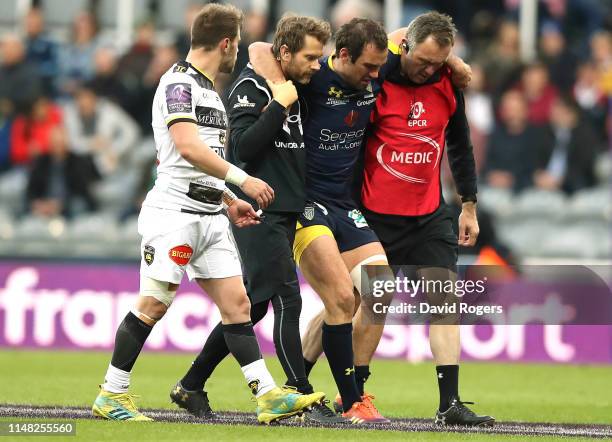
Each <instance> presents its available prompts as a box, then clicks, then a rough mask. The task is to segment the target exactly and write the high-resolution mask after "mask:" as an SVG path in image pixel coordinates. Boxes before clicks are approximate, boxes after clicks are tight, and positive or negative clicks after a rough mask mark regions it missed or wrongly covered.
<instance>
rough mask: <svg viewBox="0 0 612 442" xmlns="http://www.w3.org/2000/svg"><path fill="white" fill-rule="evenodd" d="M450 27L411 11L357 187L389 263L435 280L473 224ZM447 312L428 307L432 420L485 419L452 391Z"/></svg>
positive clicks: (454, 342) (487, 421)
mask: <svg viewBox="0 0 612 442" xmlns="http://www.w3.org/2000/svg"><path fill="white" fill-rule="evenodd" d="M455 34H456V28H455V25H454V24H453V21H452V19H451V17H449V16H448V15H445V14H440V13H438V12H429V13H426V14H422V15H419V16H418V17H417V18H415V19H414V20H413V21H412V22H411V23H410V25H409V26H408V29H407V31H406V33H405V36H404V38H403V39H402V42H401V44H400V49H401V58H400V64H399V66H397V67H396V68H395V69H394V70H392V71H391V72H390V73H389V75H388V76H387V79H386V81H385V82H384V84H383V87H382V91H381V93H380V95H379V98H378V100H377V102H376V105H375V106H374V111H373V112H372V115H371V118H370V123H371V124H370V132H369V136H368V138H367V141H366V148H365V158H364V172H363V186H362V191H361V200H362V204H363V213H364V215H365V217H366V219H367V220H368V223H369V225H370V226H371V227H372V228H373V229H374V231H375V232H376V234H377V236H378V238H379V239H380V241H381V243H382V245H383V247H384V249H385V252H386V254H387V257H388V258H389V263H390V264H392V265H412V266H416V269H417V271H416V274H417V276H418V278H423V279H432V280H436V281H439V280H443V281H448V280H456V276H457V275H456V272H457V269H456V264H457V257H458V244H460V245H462V246H473V245H474V244H475V243H476V239H477V237H478V233H479V228H478V221H477V217H476V201H477V198H476V192H477V188H476V169H475V163H474V156H473V152H472V144H471V141H470V131H469V126H468V122H467V118H466V115H465V102H464V98H463V94H462V92H461V91H460V90H459V89H458V88H457V87H455V86H453V83H452V80H451V72H450V70H449V68H448V67H447V66H446V61H447V59H448V57H449V55H450V53H451V50H452V47H453V44H454V41H455ZM445 147H446V151H447V154H448V160H449V164H450V169H451V172H452V175H453V178H454V181H455V184H456V187H457V191H458V193H459V194H460V195H461V200H462V203H463V204H462V212H461V215H460V216H459V238H457V235H456V234H455V232H454V231H453V217H452V213H451V210H450V209H449V207H447V206H446V204H445V203H444V200H443V198H442V189H441V185H440V163H441V160H442V156H443V153H444V149H445ZM390 195H392V197H389V196H390ZM428 296H429V297H432V296H433V297H434V298H438V299H437V300H438V301H439V300H441V299H443V298H444V297H445V295H444V294H442V293H435V294H432V293H429V294H428ZM434 302H435V301H434ZM448 319H449V318H446V317H445V315H434V316H433V317H432V318H431V322H430V328H429V340H430V347H431V351H432V353H433V356H434V361H435V363H436V375H437V379H438V387H439V397H440V403H439V407H438V410H437V412H436V416H435V422H436V423H437V424H442V425H467V426H476V425H491V424H493V422H494V421H495V419H494V418H493V417H491V416H479V415H476V414H475V413H474V412H473V411H472V410H470V409H469V408H468V407H466V405H465V404H466V403H470V402H463V401H461V400H460V398H459V392H458V383H459V365H458V364H459V356H460V352H461V348H460V343H459V324H458V323H457V322H456V319H455V320H451V321H450V322H449V321H448Z"/></svg>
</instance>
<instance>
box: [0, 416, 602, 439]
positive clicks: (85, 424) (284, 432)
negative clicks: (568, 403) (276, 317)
mask: <svg viewBox="0 0 612 442" xmlns="http://www.w3.org/2000/svg"><path fill="white" fill-rule="evenodd" d="M0 421H6V419H0ZM11 421H14V422H23V421H24V420H23V419H11ZM28 422H30V421H28ZM54 422H64V421H63V420H57V421H54ZM66 422H67V421H66ZM76 433H77V434H76V437H75V436H53V437H44V436H34V437H25V436H20V437H18V438H15V439H13V440H17V441H20V442H27V441H32V442H41V441H42V440H49V441H56V442H60V440H61V441H66V442H70V441H90V440H91V441H94V440H102V439H105V440H108V441H126V442H128V441H133V440H138V441H168V440H171V441H172V442H179V441H202V440H215V441H260V440H273V441H283V442H293V441H308V442H311V441H312V442H319V441H321V442H330V441H341V442H350V441H370V442H377V441H379V440H382V441H406V440H411V441H416V440H419V441H421V440H424V441H470V442H493V441H497V440H501V441H504V442H505V441H524V440H527V441H533V442H560V441H562V440H567V441H571V442H578V441H592V440H593V439H585V438H571V439H570V438H559V437H543V436H531V437H528V436H501V435H498V434H496V435H492V436H484V435H478V434H457V433H452V434H449V433H404V432H398V431H365V430H328V429H323V428H321V429H320V428H308V429H300V428H287V427H253V426H243V425H232V426H231V427H229V426H224V425H214V426H213V425H211V426H205V427H203V426H202V425H197V424H178V423H165V422H108V421H87V420H79V421H76ZM599 440H606V439H599Z"/></svg>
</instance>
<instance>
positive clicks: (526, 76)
mask: <svg viewBox="0 0 612 442" xmlns="http://www.w3.org/2000/svg"><path fill="white" fill-rule="evenodd" d="M519 89H520V90H521V91H522V92H523V94H524V95H525V98H526V99H527V105H528V108H529V112H528V114H529V122H530V123H531V124H533V125H536V126H544V125H546V124H547V123H548V121H549V119H550V109H551V107H552V104H553V102H554V101H555V99H556V98H557V95H558V92H557V88H556V87H555V86H553V85H552V84H551V83H550V77H549V75H548V69H547V68H546V66H545V65H544V64H543V63H542V62H534V63H532V64H530V65H529V66H527V67H526V68H525V70H524V71H523V74H522V75H521V82H520V85H519Z"/></svg>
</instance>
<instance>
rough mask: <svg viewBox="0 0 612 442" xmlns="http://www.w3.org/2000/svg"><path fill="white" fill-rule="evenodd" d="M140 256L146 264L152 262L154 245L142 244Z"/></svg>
mask: <svg viewBox="0 0 612 442" xmlns="http://www.w3.org/2000/svg"><path fill="white" fill-rule="evenodd" d="M142 258H143V259H144V261H145V262H146V263H147V265H148V266H150V265H151V264H153V260H154V259H155V247H153V246H149V245H146V246H144V251H143V253H142Z"/></svg>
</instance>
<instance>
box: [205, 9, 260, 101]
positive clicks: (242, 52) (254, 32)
mask: <svg viewBox="0 0 612 442" xmlns="http://www.w3.org/2000/svg"><path fill="white" fill-rule="evenodd" d="M267 33H268V17H267V16H266V14H265V13H264V12H263V11H257V10H251V11H249V12H248V13H247V14H246V16H245V20H244V25H243V26H242V34H241V39H240V43H238V56H237V58H236V65H235V66H234V71H233V72H232V73H231V74H229V75H226V74H221V75H219V76H218V77H217V78H218V79H219V80H220V81H219V80H217V81H215V86H216V87H218V88H221V89H225V87H227V86H229V85H230V84H232V83H233V82H234V80H236V79H237V78H238V76H239V75H240V72H242V69H244V67H245V66H246V65H247V63H248V62H249V45H250V44H251V43H253V42H255V41H265V40H266V37H267ZM217 82H219V83H218V84H217ZM221 83H223V84H221ZM217 90H218V89H217ZM222 96H223V94H222Z"/></svg>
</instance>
